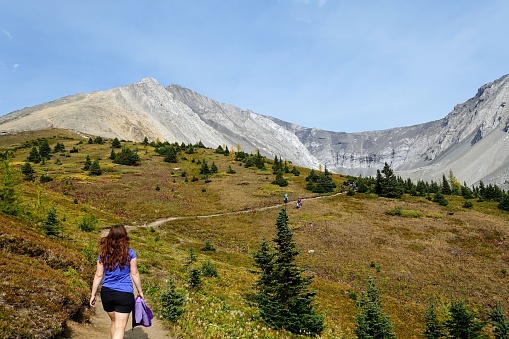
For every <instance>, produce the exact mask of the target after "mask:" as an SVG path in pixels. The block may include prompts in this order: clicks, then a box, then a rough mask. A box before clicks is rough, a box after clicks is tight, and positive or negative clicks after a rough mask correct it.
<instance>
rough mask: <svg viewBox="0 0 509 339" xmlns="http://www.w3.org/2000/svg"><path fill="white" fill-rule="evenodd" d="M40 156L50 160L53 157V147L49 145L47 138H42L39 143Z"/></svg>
mask: <svg viewBox="0 0 509 339" xmlns="http://www.w3.org/2000/svg"><path fill="white" fill-rule="evenodd" d="M39 154H40V156H41V158H43V159H49V158H50V157H51V147H49V143H48V140H46V138H42V140H41V141H40V143H39Z"/></svg>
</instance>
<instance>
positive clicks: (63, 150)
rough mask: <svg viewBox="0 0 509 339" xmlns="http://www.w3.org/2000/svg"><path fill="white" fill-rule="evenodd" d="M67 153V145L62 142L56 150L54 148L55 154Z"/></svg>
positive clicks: (57, 145) (58, 143) (56, 146)
mask: <svg viewBox="0 0 509 339" xmlns="http://www.w3.org/2000/svg"><path fill="white" fill-rule="evenodd" d="M61 152H65V145H64V144H63V143H61V142H57V144H56V145H55V148H53V153H61Z"/></svg>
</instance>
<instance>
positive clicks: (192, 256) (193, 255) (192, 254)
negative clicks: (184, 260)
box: [188, 247, 198, 263]
mask: <svg viewBox="0 0 509 339" xmlns="http://www.w3.org/2000/svg"><path fill="white" fill-rule="evenodd" d="M188 260H189V263H193V262H196V261H197V260H198V257H197V256H196V253H195V252H194V248H193V247H191V248H189V258H188Z"/></svg>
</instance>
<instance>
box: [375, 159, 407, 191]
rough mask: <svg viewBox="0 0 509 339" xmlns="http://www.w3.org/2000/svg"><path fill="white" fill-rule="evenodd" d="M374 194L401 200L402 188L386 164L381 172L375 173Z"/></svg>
mask: <svg viewBox="0 0 509 339" xmlns="http://www.w3.org/2000/svg"><path fill="white" fill-rule="evenodd" d="M375 193H376V194H378V195H379V196H381V197H386V198H401V196H402V195H403V188H402V187H401V185H400V183H399V181H398V179H397V178H396V176H395V175H394V172H393V171H392V169H391V168H390V167H389V165H388V164H387V163H385V165H384V168H383V170H382V171H380V170H377V171H376V184H375Z"/></svg>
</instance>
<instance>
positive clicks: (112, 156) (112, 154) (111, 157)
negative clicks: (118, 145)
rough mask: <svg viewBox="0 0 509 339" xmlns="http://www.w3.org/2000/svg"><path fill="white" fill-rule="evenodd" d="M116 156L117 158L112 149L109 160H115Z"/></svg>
mask: <svg viewBox="0 0 509 339" xmlns="http://www.w3.org/2000/svg"><path fill="white" fill-rule="evenodd" d="M116 156H117V155H116V154H115V150H114V149H113V148H112V149H111V153H110V157H109V159H110V160H115V158H116Z"/></svg>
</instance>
